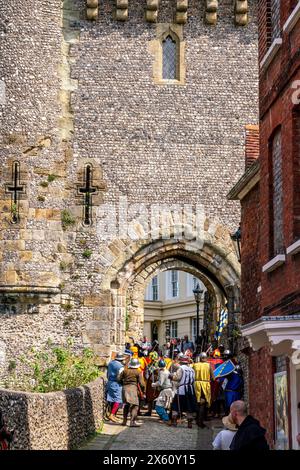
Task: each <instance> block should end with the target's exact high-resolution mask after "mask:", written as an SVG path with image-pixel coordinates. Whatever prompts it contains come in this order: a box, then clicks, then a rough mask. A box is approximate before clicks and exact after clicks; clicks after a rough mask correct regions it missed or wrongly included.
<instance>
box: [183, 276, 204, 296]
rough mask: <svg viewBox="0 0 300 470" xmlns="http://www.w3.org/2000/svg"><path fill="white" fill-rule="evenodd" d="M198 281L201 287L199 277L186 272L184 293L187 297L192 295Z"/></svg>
mask: <svg viewBox="0 0 300 470" xmlns="http://www.w3.org/2000/svg"><path fill="white" fill-rule="evenodd" d="M198 282H199V285H200V287H201V281H200V279H198V278H197V277H196V276H193V275H192V274H190V273H187V275H186V295H187V297H192V296H193V295H194V292H193V290H194V289H195V288H196V286H197V283H198Z"/></svg>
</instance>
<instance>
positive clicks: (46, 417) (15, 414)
mask: <svg viewBox="0 0 300 470" xmlns="http://www.w3.org/2000/svg"><path fill="white" fill-rule="evenodd" d="M0 409H1V411H2V413H3V416H4V417H5V421H6V423H7V426H8V428H9V429H15V433H14V440H13V444H12V449H13V450H68V449H74V448H76V447H78V446H79V445H80V444H81V443H82V442H83V441H84V440H85V439H86V438H87V437H88V436H91V435H93V434H94V433H95V431H96V430H97V429H99V428H100V427H101V424H102V423H103V416H104V381H103V379H102V378H99V379H97V380H95V381H94V382H91V383H89V384H86V385H83V386H82V387H78V388H73V389H68V390H64V391H62V392H52V393H23V392H13V391H11V390H3V389H0Z"/></svg>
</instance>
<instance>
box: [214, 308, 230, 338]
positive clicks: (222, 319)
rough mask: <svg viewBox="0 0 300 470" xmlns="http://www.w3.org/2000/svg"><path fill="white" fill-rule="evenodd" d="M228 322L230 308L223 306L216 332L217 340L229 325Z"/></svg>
mask: <svg viewBox="0 0 300 470" xmlns="http://www.w3.org/2000/svg"><path fill="white" fill-rule="evenodd" d="M227 323H228V310H227V309H226V308H222V310H221V312H220V317H219V322H218V326H217V329H216V333H215V339H216V340H217V341H219V339H220V336H221V333H222V331H223V329H224V327H225V326H226V325H227Z"/></svg>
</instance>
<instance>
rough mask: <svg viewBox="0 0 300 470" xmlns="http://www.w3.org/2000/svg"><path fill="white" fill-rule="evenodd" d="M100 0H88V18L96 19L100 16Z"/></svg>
mask: <svg viewBox="0 0 300 470" xmlns="http://www.w3.org/2000/svg"><path fill="white" fill-rule="evenodd" d="M98 4H99V0H86V5H87V9H86V17H87V19H88V20H96V19H97V18H98V13H99V12H98V6H99V5H98Z"/></svg>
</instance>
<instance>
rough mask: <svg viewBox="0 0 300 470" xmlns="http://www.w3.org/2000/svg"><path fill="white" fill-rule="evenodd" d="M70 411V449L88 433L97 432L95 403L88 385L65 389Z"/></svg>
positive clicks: (68, 410)
mask: <svg viewBox="0 0 300 470" xmlns="http://www.w3.org/2000/svg"><path fill="white" fill-rule="evenodd" d="M63 393H64V394H65V397H66V404H67V412H68V449H75V448H76V447H77V446H78V445H79V444H80V443H81V442H82V441H83V440H84V439H85V438H86V437H87V436H88V435H90V434H93V433H95V431H96V423H95V419H94V404H93V400H92V396H91V392H90V390H89V388H88V387H86V386H83V387H80V388H78V389H76V391H75V393H74V390H65V391H64V392H63Z"/></svg>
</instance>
